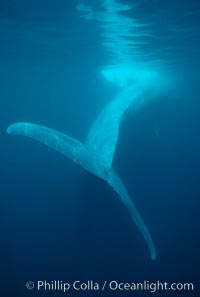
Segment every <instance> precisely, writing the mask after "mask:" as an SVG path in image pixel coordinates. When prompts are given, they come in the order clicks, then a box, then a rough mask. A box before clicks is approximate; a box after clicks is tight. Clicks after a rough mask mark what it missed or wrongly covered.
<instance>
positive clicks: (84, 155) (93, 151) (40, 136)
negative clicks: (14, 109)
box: [7, 86, 156, 260]
mask: <svg viewBox="0 0 200 297" xmlns="http://www.w3.org/2000/svg"><path fill="white" fill-rule="evenodd" d="M141 94H142V91H141V90H140V88H139V87H136V86H134V87H127V88H126V89H125V91H122V92H121V94H120V95H119V96H118V97H117V98H116V99H115V100H113V101H111V102H110V103H109V104H108V105H107V106H106V107H105V108H104V110H103V111H102V112H101V113H100V115H99V116H98V117H97V119H96V120H95V122H94V124H93V125H92V127H91V129H90V131H89V134H88V137H87V139H86V142H85V143H81V142H79V141H78V140H76V139H74V138H72V137H70V136H68V135H66V134H63V133H61V132H58V131H55V130H52V129H50V128H47V127H43V126H40V125H36V124H31V123H15V124H12V125H10V126H9V127H8V129H7V132H8V133H9V134H21V135H24V136H28V137H31V138H33V139H35V140H38V141H40V142H41V143H43V144H46V145H48V146H49V147H51V148H53V149H55V150H57V151H58V152H60V153H62V154H64V155H65V156H66V157H68V158H70V159H71V160H72V161H74V162H75V163H76V164H78V165H79V166H80V167H82V168H84V169H85V170H86V171H88V172H89V173H92V174H93V175H95V176H96V177H98V178H100V179H102V180H104V181H105V182H107V183H108V184H109V185H110V186H111V187H112V188H113V190H114V191H115V192H116V193H117V194H118V196H119V197H120V199H121V201H122V203H123V204H124V205H125V206H126V208H127V209H128V211H129V213H130V215H131V218H132V220H133V221H134V223H135V224H136V225H137V227H138V229H139V230H140V232H141V234H142V235H143V237H144V239H145V241H146V242H147V244H148V247H149V250H150V254H151V258H152V259H153V260H155V259H156V249H155V246H154V243H153V240H152V238H151V235H150V233H149V231H148V229H147V227H146V225H145V223H144V221H143V219H142V218H141V216H140V214H139V212H138V210H137V208H136V206H135V204H134V202H133V201H132V199H131V198H130V196H129V194H128V192H127V190H126V188H125V186H124V184H123V182H122V181H121V179H120V177H119V175H118V174H117V172H116V171H115V170H114V169H113V166H112V161H113V156H114V153H115V149H116V144H117V139H118V132H119V124H120V120H121V117H122V115H123V114H124V112H125V111H126V109H127V108H128V107H129V106H130V104H133V103H135V105H136V106H137V103H138V102H140V101H141V100H140V99H141V98H140V97H141Z"/></svg>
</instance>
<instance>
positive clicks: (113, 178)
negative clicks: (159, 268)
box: [108, 169, 156, 260]
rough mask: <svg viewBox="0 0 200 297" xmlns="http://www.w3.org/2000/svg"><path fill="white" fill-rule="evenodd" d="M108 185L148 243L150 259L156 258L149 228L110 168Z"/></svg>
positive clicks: (118, 178)
mask: <svg viewBox="0 0 200 297" xmlns="http://www.w3.org/2000/svg"><path fill="white" fill-rule="evenodd" d="M108 183H109V185H110V186H111V187H112V188H113V189H114V191H115V192H116V193H117V194H118V195H119V197H120V199H121V201H122V202H123V204H124V205H125V206H126V208H127V209H128V211H129V213H130V215H131V218H132V220H133V221H134V223H135V224H136V226H137V227H138V229H139V230H140V232H141V234H142V235H143V237H144V239H145V241H146V242H147V244H148V247H149V250H150V253H151V258H152V260H156V249H155V245H154V242H153V240H152V237H151V235H150V233H149V230H148V229H147V227H146V225H145V223H144V221H143V219H142V218H141V216H140V214H139V212H138V210H137V208H136V206H135V204H134V202H133V201H132V199H131V198H130V196H129V194H128V192H127V190H126V188H125V186H124V185H123V183H122V181H121V179H120V177H119V176H118V174H117V173H116V172H115V171H114V170H113V169H112V170H111V171H110V175H109V179H108Z"/></svg>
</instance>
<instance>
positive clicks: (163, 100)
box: [0, 0, 200, 297]
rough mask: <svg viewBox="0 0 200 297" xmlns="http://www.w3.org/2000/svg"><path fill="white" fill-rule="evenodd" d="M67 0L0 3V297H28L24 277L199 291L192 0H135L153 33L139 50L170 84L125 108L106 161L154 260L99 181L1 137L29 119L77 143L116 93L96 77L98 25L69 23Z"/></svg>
mask: <svg viewBox="0 0 200 297" xmlns="http://www.w3.org/2000/svg"><path fill="white" fill-rule="evenodd" d="M97 2H98V1H97ZM77 3H78V1H72V0H70V1H61V0H59V1H58V0H57V1H53V0H51V1H50V0H48V1H39V0H34V1H33V0H32V1H22V0H20V1H19V0H18V1H16V0H10V1H5V0H4V1H2V0H1V1H0V42H1V47H0V104H1V105H0V148H1V154H0V295H1V296H5V297H7V296H8V297H10V296H13V297H15V296H20V297H23V296H29V295H30V296H35V295H36V294H35V293H34V291H31V292H28V291H27V290H26V289H25V283H26V281H29V280H33V281H37V280H39V279H47V280H50V281H51V280H63V281H74V280H76V279H80V280H83V281H84V280H88V279H92V280H96V281H99V282H100V281H104V280H113V279H116V280H119V281H126V282H127V281H132V282H136V281H143V280H145V279H146V280H149V281H156V280H160V281H168V282H181V281H182V282H184V281H186V282H193V283H195V285H196V291H195V292H185V293H184V292H181V293H178V292H176V293H174V294H172V295H174V296H178V295H180V296H195V294H196V296H198V294H199V287H198V286H199V272H200V271H199V264H200V257H199V250H200V239H199V227H200V216H199V214H200V212H199V206H200V204H199V197H200V183H199V180H200V156H199V152H200V136H199V135H200V133H199V131H200V113H199V110H200V102H199V97H200V96H199V95H200V85H199V77H200V75H199V66H200V60H199V57H198V56H199V53H200V47H199V46H200V45H199V40H200V39H199V37H200V24H199V19H200V18H199V16H200V13H199V11H200V3H199V1H198V0H193V1H191V0H190V1H189V0H187V1H186V0H185V1H180V0H179V1H177V0H174V1H172V0H171V1H164V2H162V1H145V0H144V1H140V2H139V5H138V7H137V9H136V12H135V13H136V15H137V17H141V18H144V19H146V20H148V21H149V23H151V24H152V29H153V30H154V34H157V35H158V36H159V37H160V38H158V40H157V41H155V42H153V43H152V44H151V45H150V46H149V48H148V49H146V50H151V51H152V54H153V55H154V57H155V56H156V55H158V56H159V55H160V56H159V58H162V59H163V60H164V61H165V63H166V64H168V65H169V68H170V69H172V72H173V74H174V75H175V76H176V77H177V78H178V82H179V83H178V84H177V87H174V89H173V90H171V91H170V93H167V92H166V93H164V92H163V94H162V96H160V97H159V98H156V99H157V100H155V101H153V102H151V103H149V104H147V105H146V106H145V107H144V108H143V109H141V110H140V112H138V113H137V114H135V115H133V114H132V112H131V110H130V111H128V112H127V114H126V117H125V119H124V121H123V122H122V124H121V127H120V137H119V142H118V146H117V150H116V155H115V159H114V167H115V168H116V169H117V171H118V172H119V174H120V176H121V177H122V179H123V180H124V183H125V185H126V186H127V189H128V191H129V193H130V195H131V197H133V199H134V201H135V203H136V205H137V207H138V209H139V211H140V213H141V215H142V217H143V218H144V220H145V222H146V224H147V226H148V227H149V229H150V231H151V233H152V236H153V238H154V241H155V244H156V247H157V251H158V259H157V261H155V262H152V261H151V259H150V257H149V251H148V249H147V246H146V243H145V242H144V240H143V238H142V237H141V235H140V234H139V232H138V230H137V228H136V227H135V226H134V225H133V223H132V221H131V218H130V217H129V215H128V213H127V210H126V209H125V208H124V206H123V205H122V204H121V202H120V201H119V199H117V197H116V195H115V193H113V191H112V190H111V189H110V188H109V187H108V186H107V185H106V184H104V183H103V182H102V181H99V180H98V179H96V178H94V177H93V176H91V175H89V174H87V173H86V172H85V171H83V170H81V169H80V168H78V167H76V166H75V165H74V164H73V163H72V162H71V161H69V160H68V159H66V158H65V157H63V156H62V155H60V154H58V153H57V152H55V151H53V150H51V149H50V148H48V147H45V146H43V145H42V144H39V143H37V142H34V141H32V140H30V139H28V138H23V137H17V136H16V137H15V136H12V137H11V136H8V135H7V134H6V129H7V126H8V125H9V124H11V123H13V122H16V121H28V122H35V123H38V124H41V125H46V126H48V127H51V128H54V129H57V130H60V131H63V132H66V133H67V134H69V135H71V136H73V137H75V138H77V139H79V140H81V141H84V140H85V138H86V136H87V132H88V130H89V128H90V126H91V123H92V122H93V120H94V119H95V117H96V116H97V114H98V113H99V111H100V110H101V109H102V107H103V106H104V105H105V104H106V103H107V102H109V100H110V99H111V98H112V97H113V96H114V95H115V94H116V90H115V89H114V87H112V86H110V85H109V84H108V83H106V82H105V81H104V80H103V79H102V78H101V76H100V75H99V73H98V70H99V69H101V66H102V65H106V63H107V62H108V60H109V57H106V56H105V55H104V50H103V48H101V46H100V42H101V40H100V35H99V34H98V33H99V32H98V29H97V28H95V26H94V24H93V25H92V24H91V23H90V22H89V23H88V22H86V21H85V20H83V19H80V17H79V14H78V12H77V11H76V10H75V6H76V4H77ZM134 16H135V15H134ZM152 21H153V23H152ZM177 26H178V28H179V30H178V31H176V30H174V28H177ZM180 29H181V30H180ZM161 37H163V38H161ZM168 47H169V48H170V50H169V49H167V48H168ZM156 50H160V51H159V53H158V52H157V51H156ZM34 294H35V295H34ZM149 294H150V293H149V292H146V293H145V292H143V293H141V292H139V293H137V292H133V293H131V292H128V293H126V292H123V293H120V292H118V293H117V292H114V293H108V292H106V293H104V295H105V296H126V295H127V296H132V295H136V296H137V295H138V296H146V295H149ZM38 295H39V294H38ZM40 295H41V296H43V294H42V293H40ZM56 295H59V294H56V293H55V292H52V293H50V292H49V293H46V294H45V293H44V296H56ZM72 295H73V294H72V293H71V294H70V296H72ZM74 295H75V294H74ZM80 295H82V296H98V295H103V294H102V293H95V292H86V293H81V294H80ZM170 295H171V294H170V293H169V292H168V293H164V292H158V293H156V296H170ZM76 296H79V294H77V293H76Z"/></svg>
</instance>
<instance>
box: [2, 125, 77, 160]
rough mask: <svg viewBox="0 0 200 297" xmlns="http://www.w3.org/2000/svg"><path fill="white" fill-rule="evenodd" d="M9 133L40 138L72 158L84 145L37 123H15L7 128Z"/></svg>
mask: <svg viewBox="0 0 200 297" xmlns="http://www.w3.org/2000/svg"><path fill="white" fill-rule="evenodd" d="M7 133H8V134H20V135H24V136H28V137H30V138H33V139H35V140H38V141H39V142H41V143H43V144H45V145H47V146H49V147H51V148H53V149H55V150H56V151H58V152H60V153H62V154H63V155H65V156H66V157H68V158H70V159H72V160H74V159H75V157H76V150H77V149H78V148H80V147H82V146H83V145H82V143H80V142H79V141H77V140H76V139H74V138H72V137H70V136H68V135H65V134H63V133H61V132H58V131H56V130H53V129H49V128H47V127H44V126H40V125H36V124H30V123H15V124H12V125H10V126H9V127H8V128H7ZM74 161H75V160H74Z"/></svg>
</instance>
